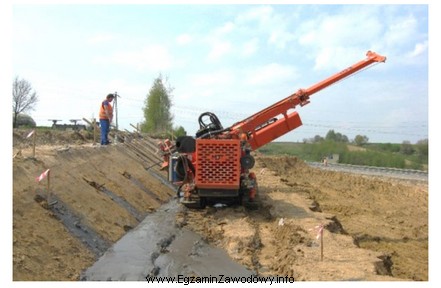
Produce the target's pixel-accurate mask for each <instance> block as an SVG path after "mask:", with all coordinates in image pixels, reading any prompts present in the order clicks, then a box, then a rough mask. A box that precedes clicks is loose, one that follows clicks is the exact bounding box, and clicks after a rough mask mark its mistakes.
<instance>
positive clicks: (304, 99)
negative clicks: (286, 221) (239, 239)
mask: <svg viewBox="0 0 441 288" xmlns="http://www.w3.org/2000/svg"><path fill="white" fill-rule="evenodd" d="M366 56H367V57H366V58H365V59H364V60H362V61H360V62H357V63H355V64H354V65H352V66H350V67H348V68H346V69H344V70H343V71H341V72H339V73H337V74H334V75H332V76H330V77H329V78H327V79H325V80H323V81H321V82H318V83H317V84H314V85H312V86H311V87H309V88H307V89H299V90H298V91H297V92H295V93H294V94H292V95H290V96H288V97H286V98H285V99H282V100H281V101H279V102H277V103H275V104H273V105H271V106H269V107H267V108H265V109H263V110H261V111H260V112H257V113H256V114H254V115H251V116H250V117H248V118H246V119H244V120H242V121H239V122H237V123H235V124H233V125H232V126H230V127H227V128H224V127H223V126H222V124H221V122H220V121H219V119H218V117H217V116H216V115H215V114H213V113H211V112H205V113H202V114H201V115H200V116H199V119H198V120H199V126H200V128H199V130H198V131H197V132H196V135H195V137H192V136H183V137H179V138H177V139H176V142H175V143H172V141H170V140H166V141H163V142H161V143H160V148H161V151H162V155H163V157H164V163H163V164H162V169H164V170H167V171H168V178H169V181H171V182H172V183H173V184H175V185H176V186H177V187H178V188H177V195H178V196H180V197H181V200H180V201H181V203H182V204H184V205H185V206H187V207H190V208H196V207H205V205H206V204H207V203H208V202H209V201H210V200H213V199H216V201H218V200H230V201H236V202H239V203H241V204H243V205H252V204H253V203H255V202H256V197H257V196H258V188H257V179H256V174H255V173H254V172H252V171H251V169H252V168H253V166H254V162H255V161H254V158H253V156H252V155H251V152H252V151H253V150H256V149H258V148H259V147H262V146H263V145H265V144H267V143H269V142H271V141H273V140H274V139H277V138H278V137H281V136H282V135H284V134H286V133H288V132H290V131H292V130H294V129H296V128H298V127H299V126H301V125H302V121H301V119H300V116H299V114H298V113H297V112H296V111H294V108H295V107H297V106H298V105H300V106H304V105H306V104H308V103H309V102H310V101H309V97H310V96H311V95H313V94H315V93H317V92H319V91H320V90H322V89H324V88H326V87H328V86H330V85H332V84H334V83H336V82H338V81H340V80H342V79H344V78H346V77H348V76H350V75H352V74H354V73H356V72H357V71H360V70H362V69H363V68H366V67H368V66H370V65H371V64H374V63H378V62H385V61H386V57H384V56H381V55H379V54H376V53H375V52H371V51H368V52H367V54H366Z"/></svg>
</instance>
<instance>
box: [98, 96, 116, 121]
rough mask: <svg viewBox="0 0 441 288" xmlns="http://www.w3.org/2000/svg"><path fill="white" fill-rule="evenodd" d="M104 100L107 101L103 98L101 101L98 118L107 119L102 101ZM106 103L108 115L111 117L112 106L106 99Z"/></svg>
mask: <svg viewBox="0 0 441 288" xmlns="http://www.w3.org/2000/svg"><path fill="white" fill-rule="evenodd" d="M106 101H107V100H104V101H103V102H102V103H101V107H100V119H107V120H109V118H107V114H106V110H105V109H104V102H106ZM107 105H109V106H108V107H107V110H108V111H109V115H110V116H111V117H113V108H112V105H111V104H110V102H109V101H107Z"/></svg>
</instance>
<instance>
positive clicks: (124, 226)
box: [12, 130, 429, 281]
mask: <svg viewBox="0 0 441 288" xmlns="http://www.w3.org/2000/svg"><path fill="white" fill-rule="evenodd" d="M28 132H29V131H20V130H17V131H14V138H13V140H14V149H13V156H14V159H13V223H12V227H13V231H12V232H13V243H12V245H13V263H12V265H13V280H14V281H22V280H79V279H80V275H81V273H82V272H83V271H84V270H85V269H87V268H88V267H90V266H91V265H92V264H93V263H94V262H95V261H96V260H97V259H98V258H99V257H100V256H101V255H102V254H103V253H104V252H105V251H106V249H108V248H109V247H111V245H112V244H113V243H115V242H116V241H117V240H118V239H120V238H121V237H122V236H123V235H124V234H125V233H126V232H127V231H129V230H131V229H132V228H134V227H136V225H137V224H138V223H140V221H142V219H143V218H144V217H145V216H146V215H148V214H149V213H153V212H154V211H155V210H156V209H157V208H159V207H160V206H161V205H162V204H164V203H166V202H167V201H169V200H170V199H171V198H172V197H173V196H174V191H173V190H172V189H170V188H169V187H168V186H167V185H166V183H164V182H163V181H162V178H160V177H159V176H158V175H160V173H163V172H160V171H158V170H157V166H153V164H155V163H156V162H157V161H158V159H159V158H158V155H157V154H155V152H156V150H155V147H154V141H152V140H151V139H148V138H146V137H137V136H136V135H135V136H134V135H130V137H126V138H125V140H126V141H125V143H118V144H116V145H111V146H108V147H100V146H97V145H93V144H92V142H93V139H92V138H91V136H90V135H89V134H88V133H86V132H84V133H83V132H81V133H79V132H73V131H70V132H57V131H54V132H44V133H40V134H41V135H37V147H36V151H35V158H33V157H31V156H32V155H33V151H32V147H31V144H30V139H27V138H26V137H25V136H26V135H27V133H28ZM129 140H130V141H129ZM256 158H257V161H256V167H254V171H255V172H256V174H257V176H258V181H259V195H260V205H259V206H260V207H259V209H257V210H251V209H246V208H244V207H241V206H230V207H221V208H215V207H207V208H206V209H201V210H189V209H180V211H181V212H179V213H178V214H177V215H176V220H177V222H178V223H179V225H180V226H185V227H187V228H189V229H191V230H193V231H195V232H197V233H199V234H200V235H202V236H203V237H204V239H205V240H206V241H207V242H208V243H210V244H212V245H213V246H217V247H220V248H222V249H224V250H225V251H226V252H227V253H228V254H229V255H230V257H231V258H232V259H234V260H235V261H236V262H238V263H239V264H242V265H244V266H246V267H247V268H249V269H251V270H253V271H255V273H256V274H259V275H271V276H274V275H278V276H283V277H285V276H289V277H294V278H295V280H296V281H302V280H303V281H317V280H319V281H342V280H350V281H351V280H353V281H396V280H398V281H402V280H414V281H420V280H422V281H428V280H429V279H428V185H427V182H418V181H405V180H398V179H392V178H385V177H384V178H381V177H372V176H362V175H353V174H345V173H338V172H332V171H323V170H320V169H317V168H310V167H309V166H307V165H306V164H305V163H304V162H303V161H301V160H299V159H297V158H294V157H263V156H261V155H256ZM151 167H153V168H151ZM47 169H50V187H49V192H50V193H48V190H47V179H44V180H43V181H41V182H40V183H38V182H37V181H36V179H35V178H36V177H37V176H39V175H40V174H41V173H42V172H44V171H46V170H47ZM319 225H323V226H324V232H323V260H321V253H320V251H321V249H320V244H321V242H320V240H319V239H317V238H316V236H317V230H318V228H317V226H319Z"/></svg>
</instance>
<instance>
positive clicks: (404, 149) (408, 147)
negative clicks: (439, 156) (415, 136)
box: [400, 140, 415, 155]
mask: <svg viewBox="0 0 441 288" xmlns="http://www.w3.org/2000/svg"><path fill="white" fill-rule="evenodd" d="M400 152H401V153H402V154H404V155H412V154H413V152H415V150H414V149H413V147H412V144H410V141H407V140H405V141H403V143H402V144H401V147H400Z"/></svg>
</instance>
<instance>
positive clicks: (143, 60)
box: [97, 45, 173, 71]
mask: <svg viewBox="0 0 441 288" xmlns="http://www.w3.org/2000/svg"><path fill="white" fill-rule="evenodd" d="M97 62H99V63H106V62H110V63H117V64H121V65H126V66H132V67H135V68H137V69H139V70H150V71H152V70H153V71H156V70H166V69H170V68H171V66H172V62H173V60H172V56H171V55H170V53H169V51H168V50H167V48H165V47H163V46H160V45H151V46H148V47H145V48H144V49H142V50H138V51H124V52H117V53H114V54H113V55H112V56H110V57H101V58H98V60H97Z"/></svg>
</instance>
